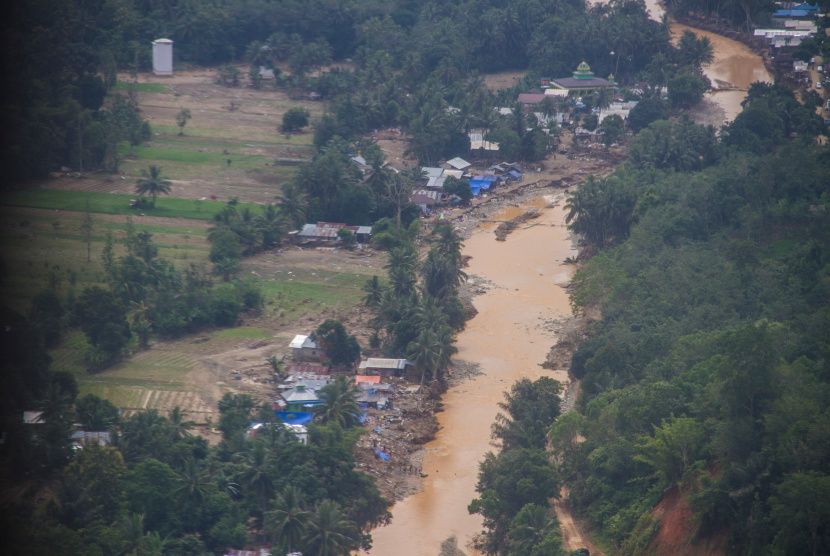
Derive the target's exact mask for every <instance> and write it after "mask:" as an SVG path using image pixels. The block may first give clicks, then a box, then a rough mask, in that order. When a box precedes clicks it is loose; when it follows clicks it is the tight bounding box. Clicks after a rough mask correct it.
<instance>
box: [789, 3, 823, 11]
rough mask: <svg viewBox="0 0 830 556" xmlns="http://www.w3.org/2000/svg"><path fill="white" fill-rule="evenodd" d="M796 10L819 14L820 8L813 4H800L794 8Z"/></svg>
mask: <svg viewBox="0 0 830 556" xmlns="http://www.w3.org/2000/svg"><path fill="white" fill-rule="evenodd" d="M793 9H794V10H807V11H808V12H817V11H818V6H813V5H812V4H807V3H804V4H799V5H798V6H795V7H794V8H793Z"/></svg>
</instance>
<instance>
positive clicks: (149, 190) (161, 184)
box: [135, 164, 172, 207]
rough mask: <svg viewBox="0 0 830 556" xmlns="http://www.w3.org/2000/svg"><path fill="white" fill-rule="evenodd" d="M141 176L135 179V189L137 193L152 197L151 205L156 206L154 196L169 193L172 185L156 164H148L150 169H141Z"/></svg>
mask: <svg viewBox="0 0 830 556" xmlns="http://www.w3.org/2000/svg"><path fill="white" fill-rule="evenodd" d="M141 175H142V177H141V178H139V179H138V181H136V184H135V191H136V193H138V194H139V195H150V196H151V197H152V198H153V207H155V206H156V197H157V196H158V195H167V194H168V193H170V186H171V185H172V184H171V183H170V182H169V181H168V180H166V179H164V176H162V175H161V168H159V167H158V166H156V165H154V164H153V165H150V171H149V172H148V171H147V170H144V169H142V170H141Z"/></svg>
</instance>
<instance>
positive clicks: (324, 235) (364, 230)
mask: <svg viewBox="0 0 830 556" xmlns="http://www.w3.org/2000/svg"><path fill="white" fill-rule="evenodd" d="M341 229H343V230H349V231H350V232H352V234H353V235H354V238H355V239H356V240H357V241H358V242H360V243H364V242H366V241H368V240H369V238H370V237H371V236H372V227H371V226H348V225H346V224H345V223H342V222H317V224H306V225H305V226H303V229H302V230H300V231H299V232H296V233H295V232H292V234H294V237H295V239H297V240H304V241H318V242H327V243H337V242H339V241H340V238H339V237H337V232H338V231H340V230H341Z"/></svg>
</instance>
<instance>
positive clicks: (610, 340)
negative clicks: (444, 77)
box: [549, 84, 830, 554]
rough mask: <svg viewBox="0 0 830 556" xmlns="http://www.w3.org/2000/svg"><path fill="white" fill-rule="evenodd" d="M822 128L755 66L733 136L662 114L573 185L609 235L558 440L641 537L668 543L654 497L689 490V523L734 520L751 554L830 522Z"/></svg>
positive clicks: (590, 497) (636, 540)
mask: <svg viewBox="0 0 830 556" xmlns="http://www.w3.org/2000/svg"><path fill="white" fill-rule="evenodd" d="M821 131H824V126H823V125H822V123H821V121H820V120H818V118H817V116H815V114H813V113H812V111H811V110H810V109H809V108H806V107H803V106H802V105H800V104H799V103H797V102H795V100H794V97H793V94H792V92H791V91H789V90H787V89H786V88H783V87H780V86H777V85H766V84H755V85H753V86H752V88H751V90H750V92H749V95H748V97H747V103H746V108H745V109H744V111H743V112H742V113H741V114H740V115H739V116H738V117H737V118H736V119H735V121H734V122H733V123H732V124H730V125H729V126H728V127H727V128H725V129H724V132H723V133H722V134H721V137H720V138H717V137H716V136H715V134H714V132H713V130H711V129H709V130H707V129H704V128H702V127H701V126H695V125H694V124H692V123H691V122H688V121H680V122H678V123H674V124H671V123H668V122H664V121H657V122H654V123H652V124H651V125H650V126H648V128H646V129H645V130H644V131H642V132H640V134H639V135H638V136H637V137H635V139H634V140H633V141H632V142H631V148H630V150H629V158H628V163H627V164H626V166H625V167H624V168H623V169H621V170H618V171H617V172H616V173H615V174H614V175H613V176H611V177H609V178H607V179H605V180H593V181H590V182H586V185H585V186H583V187H580V189H579V190H578V191H576V192H574V193H573V195H572V196H571V197H570V199H569V202H568V206H567V208H568V210H569V217H568V218H569V220H570V221H571V228H572V229H574V230H576V231H579V232H580V233H582V234H583V237H584V239H585V240H586V241H587V242H589V243H591V244H592V245H593V246H595V247H597V248H599V252H598V254H597V255H596V256H594V257H593V258H592V259H591V260H590V261H589V262H588V264H587V265H586V266H585V268H583V269H582V270H580V271H579V272H578V273H577V275H576V277H575V280H574V283H575V292H574V295H573V303H574V306H575V308H576V309H580V308H583V307H586V306H596V307H599V309H600V310H601V313H602V316H603V318H602V321H601V322H599V323H597V324H595V325H594V326H593V327H592V328H591V329H590V334H589V338H588V339H587V340H586V341H584V342H583V343H582V344H580V345H579V348H578V349H577V351H576V352H575V354H574V355H573V359H572V363H571V372H572V373H573V374H574V375H575V376H577V377H579V378H581V379H582V395H581V397H580V399H579V401H578V412H579V413H572V414H569V415H568V416H567V420H565V421H563V420H560V421H558V422H557V423H556V425H555V426H553V427H552V428H551V431H550V435H549V437H550V438H549V439H550V442H551V445H550V447H551V448H552V449H553V452H554V454H555V456H556V458H557V460H558V461H560V462H561V465H560V466H559V471H560V473H562V476H563V477H565V478H566V480H567V483H568V485H569V489H570V494H571V504H572V505H573V507H574V508H575V509H576V510H577V511H578V512H579V513H581V514H582V515H584V516H586V517H588V518H589V519H590V520H591V521H592V522H593V523H594V525H595V526H596V527H598V528H599V529H600V530H601V534H602V535H603V536H605V537H606V538H608V539H610V541H611V542H612V543H613V544H614V545H615V546H616V547H617V548H618V549H619V550H620V551H622V552H623V553H626V554H639V553H644V552H645V551H646V550H647V547H648V550H651V549H653V548H654V547H653V546H652V545H651V544H650V543H651V542H652V540H653V539H654V537H655V535H656V534H657V532H658V530H659V522H658V521H655V518H654V514H653V510H654V506H655V505H656V504H657V503H658V502H659V501H660V499H661V498H662V497H663V496H664V495H665V494H667V493H672V492H673V491H676V490H679V492H680V493H681V494H680V495H681V496H683V497H684V498H685V499H686V500H688V501H689V503H690V509H691V511H692V514H693V518H692V520H690V521H689V522H688V524H687V526H688V528H689V531H688V535H689V538H696V539H701V541H702V540H703V539H710V538H712V537H713V536H715V535H718V534H720V533H722V532H726V534H727V538H726V541H725V545H726V546H729V547H732V550H734V551H735V552H740V553H748V554H754V553H762V552H764V551H765V550H767V549H770V547H772V548H771V549H772V550H773V551H780V552H782V553H784V552H787V553H795V552H813V551H814V550H815V548H816V547H817V546H824V545H826V544H827V542H830V537H828V535H830V531H828V530H827V529H826V528H824V527H818V528H813V529H810V527H811V526H810V525H809V523H808V521H809V519H808V518H806V517H805V516H806V515H808V514H809V515H813V516H816V518H817V519H819V520H820V521H822V522H823V523H826V522H827V519H828V518H830V513H828V508H827V506H826V505H823V504H821V503H818V502H817V501H816V499H815V498H811V497H810V496H807V495H806V493H805V492H804V491H803V490H800V489H803V488H804V487H805V485H807V484H809V485H811V488H814V489H816V491H822V492H823V490H822V489H825V488H826V485H827V482H828V476H827V469H828V460H827V457H826V454H827V453H828V449H830V436H828V434H827V433H826V431H827V430H828V429H827V427H826V423H827V422H828V418H830V416H828V412H827V409H826V408H827V400H828V396H830V373H828V366H827V361H828V353H827V349H826V347H827V344H826V333H825V331H826V327H827V321H828V300H829V299H830V289H828V284H830V264H829V263H830V250H828V245H830V216H828V214H830V213H828V212H827V211H825V210H823V209H817V207H820V206H824V205H825V204H826V203H827V202H828V201H830V198H828V195H830V192H828V188H827V184H828V183H830V156H828V148H827V147H826V146H823V147H821V146H817V145H816V144H815V142H814V141H813V139H814V137H815V136H816V135H817V134H818V133H819V132H821ZM794 136H797V139H792V138H791V137H794ZM563 419H564V418H563ZM577 433H578V434H581V435H582V436H583V437H584V438H585V440H584V442H581V443H578V442H574V440H573V439H574V438H575V437H576V434H577ZM797 491H798V492H801V494H800V495H799V496H803V497H802V498H800V499H799V501H796V495H795V494H794V493H795V492H797ZM818 516H821V517H818ZM657 550H659V548H658V549H657Z"/></svg>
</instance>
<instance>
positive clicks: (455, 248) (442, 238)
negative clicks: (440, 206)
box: [432, 220, 464, 263]
mask: <svg viewBox="0 0 830 556" xmlns="http://www.w3.org/2000/svg"><path fill="white" fill-rule="evenodd" d="M432 235H433V237H434V239H433V241H434V244H435V249H436V250H437V251H438V254H439V255H441V256H442V257H445V258H447V259H449V260H450V261H452V262H454V263H457V262H458V260H459V259H460V258H461V248H462V247H464V243H463V242H462V241H461V238H460V237H459V236H458V234H457V233H456V232H455V229H454V228H453V227H452V224H450V223H449V222H447V221H445V220H444V221H441V222H439V223H438V224H436V225H435V227H434V228H433V229H432Z"/></svg>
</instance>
